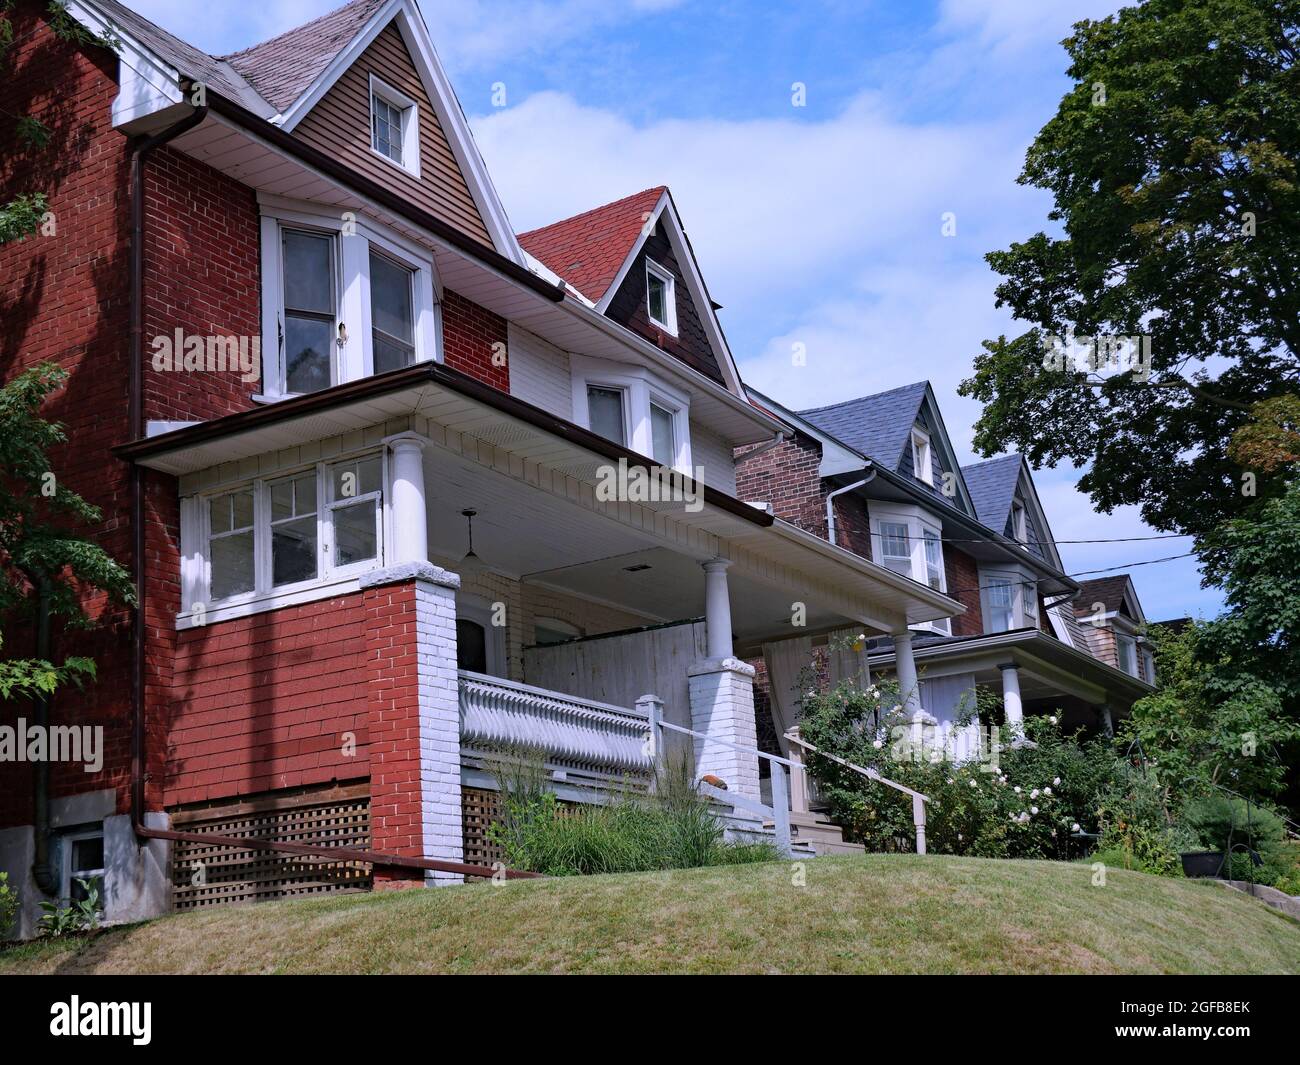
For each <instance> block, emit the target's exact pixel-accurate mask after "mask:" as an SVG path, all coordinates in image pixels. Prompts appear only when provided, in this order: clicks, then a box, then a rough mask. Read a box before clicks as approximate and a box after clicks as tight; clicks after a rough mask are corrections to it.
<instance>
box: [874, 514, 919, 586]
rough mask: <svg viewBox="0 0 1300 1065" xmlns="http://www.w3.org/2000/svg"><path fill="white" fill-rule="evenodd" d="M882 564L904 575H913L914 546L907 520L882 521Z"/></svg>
mask: <svg viewBox="0 0 1300 1065" xmlns="http://www.w3.org/2000/svg"><path fill="white" fill-rule="evenodd" d="M880 556H881V557H880V564H881V565H882V566H884V567H885V568H886V569H891V570H893V571H894V572H895V573H901V574H902V575H903V576H904V577H910V576H911V575H912V548H911V545H910V543H909V538H908V535H907V522H895V521H882V522H881V523H880Z"/></svg>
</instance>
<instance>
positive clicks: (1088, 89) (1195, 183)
mask: <svg viewBox="0 0 1300 1065" xmlns="http://www.w3.org/2000/svg"><path fill="white" fill-rule="evenodd" d="M1064 45H1065V48H1066V50H1067V52H1068V53H1069V57H1070V66H1069V71H1068V73H1069V76H1070V77H1071V78H1072V79H1073V80H1074V83H1075V84H1074V87H1073V89H1071V90H1070V91H1069V92H1068V93H1067V94H1066V95H1065V97H1064V99H1062V101H1061V104H1060V107H1059V109H1058V111H1057V113H1056V115H1055V116H1054V117H1053V118H1052V119H1051V120H1050V121H1049V122H1048V123H1047V124H1046V125H1045V126H1044V127H1043V128H1042V130H1040V132H1039V134H1038V136H1037V138H1036V139H1035V141H1034V143H1033V144H1032V146H1031V147H1030V149H1029V151H1028V154H1027V157H1026V160H1025V166H1024V170H1023V172H1022V173H1021V175H1020V178H1019V181H1020V183H1021V184H1024V185H1031V186H1034V187H1036V188H1041V189H1045V190H1047V191H1049V192H1051V194H1052V195H1053V197H1054V201H1055V205H1054V207H1053V209H1052V210H1051V212H1050V213H1049V215H1048V218H1049V220H1050V221H1052V222H1053V223H1057V224H1058V226H1059V229H1058V231H1057V235H1049V234H1047V233H1044V232H1039V233H1036V234H1034V235H1033V236H1031V237H1029V238H1028V239H1027V240H1025V241H1023V242H1020V243H1014V244H1012V245H1011V247H1010V248H1008V249H1006V250H1003V251H996V252H992V253H990V254H989V255H988V256H987V259H988V261H989V263H990V264H991V265H992V266H993V268H994V269H995V270H996V271H997V272H998V273H999V274H1001V275H1002V278H1003V280H1002V281H1001V283H1000V284H999V285H998V287H997V299H998V304H999V306H1004V305H1005V306H1009V307H1010V308H1011V309H1012V311H1013V312H1014V314H1015V316H1016V318H1017V319H1019V320H1020V321H1023V322H1025V323H1027V324H1028V325H1029V327H1030V328H1029V329H1028V330H1027V331H1026V332H1025V333H1023V334H1021V335H1019V336H1016V337H1014V338H1013V339H1010V340H1008V339H1007V338H1006V337H1005V336H1003V337H1000V338H998V339H997V340H993V341H986V342H985V343H984V345H983V346H984V351H983V353H981V354H980V355H978V356H977V357H976V359H975V363H974V373H973V375H972V376H971V377H970V378H969V379H967V380H966V381H964V382H963V384H962V386H961V392H962V393H963V394H964V395H968V396H973V397H975V398H977V399H979V400H980V401H982V402H983V404H984V411H983V414H982V416H981V418H980V420H979V422H978V424H977V426H976V437H975V445H976V447H977V448H978V449H979V450H980V451H982V452H983V453H984V454H993V453H995V452H998V451H1000V450H1004V449H1007V448H1016V449H1018V450H1020V451H1021V452H1023V453H1024V454H1025V455H1026V457H1027V458H1028V459H1029V461H1030V462H1031V463H1032V464H1034V465H1035V466H1039V465H1043V464H1046V465H1053V466H1054V465H1056V464H1057V463H1058V462H1061V461H1069V462H1071V463H1073V464H1075V465H1079V466H1086V467H1087V470H1086V472H1085V473H1084V475H1083V477H1082V478H1081V479H1080V482H1079V487H1080V489H1081V490H1082V491H1084V492H1087V493H1088V494H1089V495H1090V496H1091V498H1092V500H1093V502H1094V504H1095V505H1096V506H1097V507H1098V508H1099V509H1101V510H1103V511H1109V510H1111V509H1112V508H1114V507H1115V506H1118V505H1121V504H1139V505H1140V506H1141V510H1142V515H1143V517H1144V518H1145V519H1146V520H1147V521H1148V522H1149V523H1150V524H1152V525H1154V526H1155V527H1157V528H1160V529H1167V530H1177V531H1180V532H1190V533H1193V534H1203V533H1205V532H1207V531H1208V530H1210V529H1212V528H1213V527H1214V526H1215V525H1216V524H1218V523H1219V522H1220V521H1222V520H1224V519H1225V518H1230V517H1233V516H1234V515H1237V514H1240V513H1242V512H1243V511H1244V510H1245V509H1247V508H1248V507H1249V506H1250V505H1251V504H1252V503H1253V502H1254V501H1255V498H1256V497H1254V496H1252V495H1250V494H1248V492H1249V487H1247V488H1246V490H1245V491H1243V473H1246V472H1253V473H1254V474H1256V476H1257V477H1258V484H1257V485H1255V486H1252V487H1254V488H1255V489H1256V491H1257V493H1258V496H1259V497H1267V496H1271V495H1275V494H1278V493H1279V492H1281V491H1282V489H1283V486H1284V484H1285V476H1286V474H1285V470H1283V469H1281V468H1280V467H1279V466H1278V465H1276V464H1275V465H1271V466H1268V467H1267V468H1265V467H1260V468H1258V469H1255V468H1253V467H1252V469H1251V470H1249V471H1243V470H1242V469H1241V468H1240V467H1239V466H1238V465H1237V462H1248V463H1252V462H1254V461H1256V460H1257V459H1258V458H1259V455H1258V454H1257V452H1256V451H1255V450H1252V449H1251V448H1250V447H1247V446H1244V445H1243V446H1241V447H1240V448H1239V449H1238V453H1237V455H1236V457H1235V460H1234V456H1233V455H1232V454H1231V453H1230V451H1229V447H1230V443H1231V441H1232V439H1233V434H1234V433H1237V432H1244V433H1245V439H1246V441H1247V443H1249V442H1250V440H1251V439H1252V430H1250V429H1249V427H1250V426H1252V425H1253V424H1256V423H1259V424H1260V425H1262V426H1264V427H1265V428H1264V429H1259V430H1257V431H1255V432H1254V436H1255V437H1258V436H1259V435H1260V434H1262V433H1265V430H1266V427H1267V426H1268V425H1270V424H1272V425H1275V426H1276V425H1277V424H1279V423H1278V421H1277V415H1278V413H1279V412H1278V410H1277V409H1276V403H1290V404H1292V406H1291V407H1290V408H1289V409H1290V411H1291V416H1290V423H1289V424H1290V427H1291V429H1292V430H1294V427H1295V422H1294V412H1295V409H1296V408H1295V406H1294V404H1295V403H1296V402H1298V401H1297V400H1296V399H1295V394H1296V393H1297V392H1300V363H1298V360H1300V277H1298V276H1297V264H1298V263H1300V175H1298V174H1297V159H1298V157H1300V70H1298V69H1297V66H1296V57H1297V54H1298V53H1300V0H1147V2H1145V3H1143V4H1141V5H1140V6H1136V7H1129V8H1125V9H1124V10H1122V11H1120V12H1119V13H1118V14H1116V15H1113V16H1111V17H1109V18H1105V19H1102V20H1100V21H1085V22H1080V23H1078V24H1077V25H1076V26H1075V27H1074V33H1073V35H1072V36H1071V37H1069V38H1068V39H1067V40H1066V41H1065V42H1064ZM1071 333H1072V334H1073V335H1075V336H1076V337H1096V338H1108V337H1117V336H1126V337H1128V336H1138V335H1143V334H1145V335H1146V336H1149V337H1150V361H1149V365H1141V364H1140V365H1137V366H1124V365H1121V366H1119V367H1115V366H1111V367H1109V368H1108V367H1106V366H1105V365H1095V364H1089V363H1087V362H1082V364H1080V363H1079V362H1076V363H1074V364H1073V365H1069V364H1066V365H1061V364H1060V362H1061V360H1058V361H1056V362H1054V361H1053V360H1052V359H1051V358H1047V359H1045V357H1044V356H1045V354H1046V353H1049V352H1050V350H1051V349H1050V346H1049V342H1050V339H1051V338H1065V337H1067V336H1069V335H1070V334H1071ZM1102 352H1103V354H1104V353H1105V348H1104V346H1103V348H1102ZM1078 353H1079V351H1078V349H1076V355H1077V354H1078ZM1045 363H1048V365H1045ZM1261 401H1265V402H1270V401H1271V402H1273V403H1274V404H1275V405H1274V406H1273V407H1266V408H1264V409H1263V410H1261V409H1260V408H1258V407H1256V406H1254V405H1255V404H1257V403H1260V402H1261ZM1270 419H1271V420H1270ZM1282 424H1283V426H1285V425H1286V418H1283V419H1282ZM1289 439H1290V441H1291V450H1292V451H1294V444H1295V439H1296V438H1295V434H1294V431H1292V433H1291V436H1290V437H1289Z"/></svg>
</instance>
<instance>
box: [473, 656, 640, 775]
mask: <svg viewBox="0 0 1300 1065" xmlns="http://www.w3.org/2000/svg"><path fill="white" fill-rule="evenodd" d="M458 680H459V688H460V739H461V746H462V748H465V749H470V750H476V751H478V752H480V753H486V752H490V751H493V750H500V749H503V748H510V747H530V748H534V749H538V750H541V751H543V752H545V755H546V760H547V761H548V762H550V763H553V764H556V765H560V766H567V767H570V768H574V769H579V770H587V771H591V772H596V773H601V774H610V773H615V774H618V773H626V774H636V775H648V774H649V773H650V771H651V761H650V755H649V752H648V751H647V749H646V742H645V736H646V719H645V718H644V717H643V716H641V715H640V714H638V713H637V712H636V711H634V710H629V709H625V708H623V707H620V706H612V705H610V704H609V703H598V702H595V701H593V700H590V699H580V698H578V697H577V696H573V695H565V694H563V693H562V692H554V691H547V690H545V689H543V688H534V687H530V686H529V685H527V684H518V683H516V682H515V681H511V680H504V679H503V678H501V677H489V676H487V675H485V674H482V673H470V672H468V671H467V670H459V671H458Z"/></svg>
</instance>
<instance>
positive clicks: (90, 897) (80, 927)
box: [37, 880, 99, 939]
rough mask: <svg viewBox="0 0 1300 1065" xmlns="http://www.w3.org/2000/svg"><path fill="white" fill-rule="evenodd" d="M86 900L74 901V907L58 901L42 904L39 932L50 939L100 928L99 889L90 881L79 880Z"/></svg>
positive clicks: (38, 924)
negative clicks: (62, 904)
mask: <svg viewBox="0 0 1300 1065" xmlns="http://www.w3.org/2000/svg"><path fill="white" fill-rule="evenodd" d="M77 883H78V884H80V885H81V890H82V891H83V892H85V898H82V899H73V900H72V905H70V906H60V905H59V902H58V900H57V899H54V900H46V901H44V902H42V903H41V909H42V910H43V911H44V912H43V913H42V914H41V919H40V920H39V921H38V922H37V931H38V933H39V934H40V935H42V936H45V937H46V938H49V939H58V938H60V937H61V936H66V935H73V934H75V933H77V932H91V931H94V930H95V929H96V928H97V927H99V889H98V888H97V887H95V885H94V884H93V883H91V882H90V881H88V880H78V881H77Z"/></svg>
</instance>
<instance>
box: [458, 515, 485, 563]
mask: <svg viewBox="0 0 1300 1065" xmlns="http://www.w3.org/2000/svg"><path fill="white" fill-rule="evenodd" d="M461 514H462V515H463V516H464V518H465V525H466V528H467V530H468V532H469V550H468V551H466V552H465V556H464V558H462V559H461V560H460V564H459V566H458V567H457V569H458V571H459V572H460V574H461V576H464V575H465V574H467V573H479V572H481V571H482V570H484V569H486V568H487V567H486V566H484V565H483V560H482V559H481V558H479V557H478V555H477V554H475V552H474V518H475V517H476V516H477V514H478V511H477V510H474V509H473V508H472V507H467V508H466V509H464V510H462V511H461Z"/></svg>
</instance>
